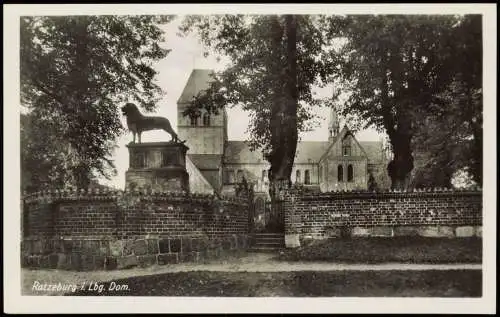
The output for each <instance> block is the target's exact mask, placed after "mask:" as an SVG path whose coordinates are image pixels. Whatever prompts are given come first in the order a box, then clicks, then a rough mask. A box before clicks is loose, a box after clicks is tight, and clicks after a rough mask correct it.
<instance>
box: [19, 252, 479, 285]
mask: <svg viewBox="0 0 500 317" xmlns="http://www.w3.org/2000/svg"><path fill="white" fill-rule="evenodd" d="M275 257H276V255H275V254H260V253H251V254H249V255H248V256H245V257H242V258H238V259H231V260H228V261H220V262H215V261H214V262H212V263H208V264H196V263H193V264H188V263H183V264H175V265H161V266H160V265H155V266H151V267H147V268H132V269H126V270H115V271H92V272H72V271H63V270H30V269H22V274H21V275H22V285H23V295H30V294H35V292H34V291H33V290H32V287H33V285H34V283H35V281H37V282H38V283H40V284H43V283H47V284H57V283H61V284H76V285H81V284H82V283H84V282H89V281H102V282H104V281H111V280H117V279H123V278H128V277H133V276H145V275H152V274H161V273H176V272H192V271H212V272H292V271H342V270H349V271H381V270H382V271H384V270H385V271H399V270H481V268H482V266H481V264H402V263H386V264H341V263H324V262H323V263H319V262H283V261H278V260H276V259H274V258H275ZM36 294H37V295H42V294H41V292H40V291H37V292H36ZM46 294H47V295H61V294H62V293H59V292H53V291H52V292H47V293H46Z"/></svg>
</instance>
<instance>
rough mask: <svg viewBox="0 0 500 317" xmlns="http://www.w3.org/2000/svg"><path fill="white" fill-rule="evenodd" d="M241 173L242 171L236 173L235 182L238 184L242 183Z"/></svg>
mask: <svg viewBox="0 0 500 317" xmlns="http://www.w3.org/2000/svg"><path fill="white" fill-rule="evenodd" d="M243 176H244V175H243V171H242V170H238V172H237V173H236V181H237V182H238V183H241V182H242V181H243Z"/></svg>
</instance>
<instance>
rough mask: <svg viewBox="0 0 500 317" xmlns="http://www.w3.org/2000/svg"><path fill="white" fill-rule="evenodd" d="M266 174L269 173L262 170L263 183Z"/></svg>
mask: <svg viewBox="0 0 500 317" xmlns="http://www.w3.org/2000/svg"><path fill="white" fill-rule="evenodd" d="M266 174H267V171H266V170H262V181H265V180H266Z"/></svg>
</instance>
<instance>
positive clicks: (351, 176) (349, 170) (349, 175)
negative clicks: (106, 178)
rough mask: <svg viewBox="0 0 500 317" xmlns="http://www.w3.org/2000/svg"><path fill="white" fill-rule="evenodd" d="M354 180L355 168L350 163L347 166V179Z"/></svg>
mask: <svg viewBox="0 0 500 317" xmlns="http://www.w3.org/2000/svg"><path fill="white" fill-rule="evenodd" d="M353 180H354V169H353V168H352V165H351V164H349V166H347V181H348V182H352V181H353Z"/></svg>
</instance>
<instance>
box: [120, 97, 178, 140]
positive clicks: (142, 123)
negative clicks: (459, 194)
mask: <svg viewBox="0 0 500 317" xmlns="http://www.w3.org/2000/svg"><path fill="white" fill-rule="evenodd" d="M121 109H122V113H123V115H124V116H125V117H127V126H128V129H129V130H130V132H132V135H133V138H134V140H133V141H132V142H133V143H135V136H136V134H137V136H138V139H139V143H141V133H142V132H144V131H150V130H164V131H165V132H167V133H168V134H170V136H171V138H172V140H171V142H179V143H183V142H180V141H179V138H178V137H177V133H175V132H174V129H172V126H171V125H170V121H169V120H168V119H167V118H164V117H153V116H144V115H142V114H141V112H140V111H139V108H137V106H136V105H135V104H133V103H127V104H126V105H125V106H123V107H122V108H121ZM184 142H185V141H184Z"/></svg>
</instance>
